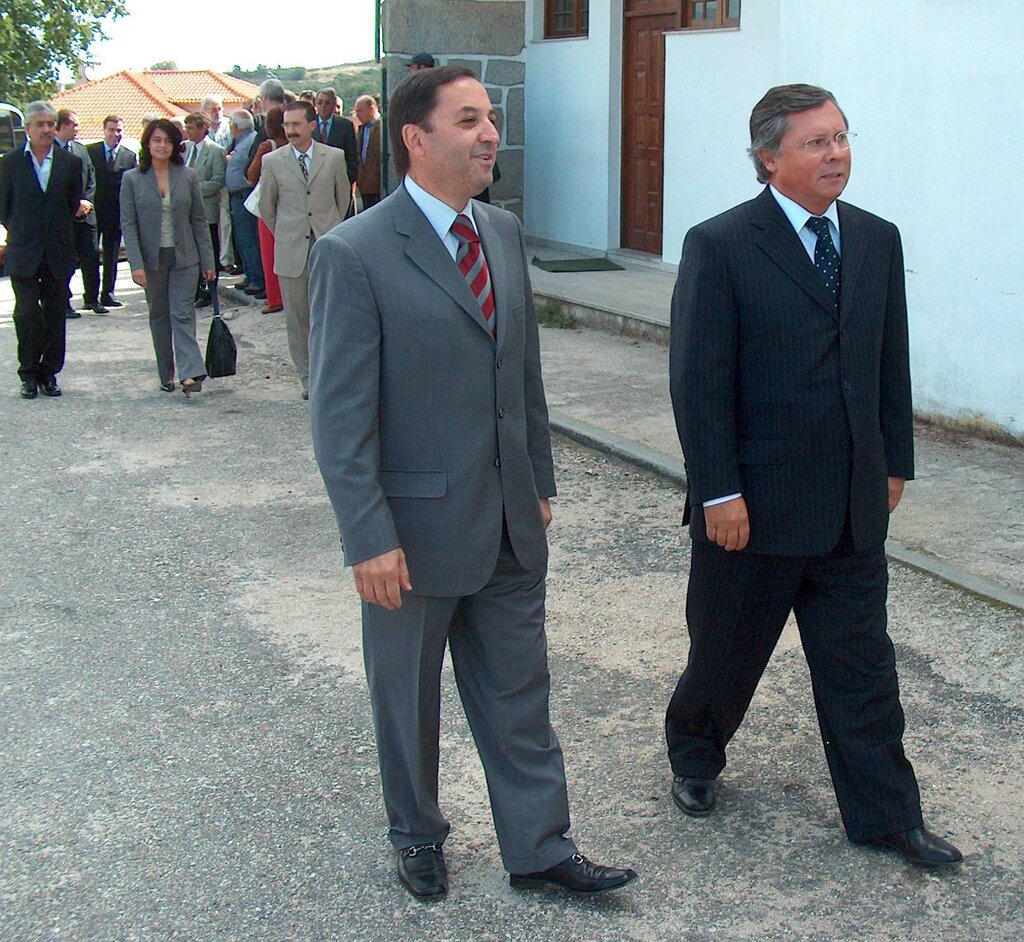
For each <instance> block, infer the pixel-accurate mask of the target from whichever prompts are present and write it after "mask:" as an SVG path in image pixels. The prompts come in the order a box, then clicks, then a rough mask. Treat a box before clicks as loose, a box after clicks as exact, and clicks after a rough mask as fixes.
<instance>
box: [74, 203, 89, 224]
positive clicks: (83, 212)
mask: <svg viewBox="0 0 1024 942" xmlns="http://www.w3.org/2000/svg"><path fill="white" fill-rule="evenodd" d="M91 212H92V203H90V202H89V201H88V200H80V201H79V203H78V212H77V213H75V219H82V218H83V217H84V216H88V215H89V213H91Z"/></svg>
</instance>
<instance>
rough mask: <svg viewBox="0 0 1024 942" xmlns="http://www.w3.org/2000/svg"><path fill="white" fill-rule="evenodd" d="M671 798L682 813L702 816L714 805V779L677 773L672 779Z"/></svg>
mask: <svg viewBox="0 0 1024 942" xmlns="http://www.w3.org/2000/svg"><path fill="white" fill-rule="evenodd" d="M672 800H673V801H674V802H675V803H676V807H677V808H678V809H679V810H680V811H682V812H683V814H688V815H690V817H693V818H703V817H705V816H706V815H709V814H711V812H712V811H713V810H714V807H715V785H714V780H713V779H710V778H693V777H684V776H682V775H677V776H676V777H675V778H673V779H672Z"/></svg>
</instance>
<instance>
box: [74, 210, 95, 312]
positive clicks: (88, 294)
mask: <svg viewBox="0 0 1024 942" xmlns="http://www.w3.org/2000/svg"><path fill="white" fill-rule="evenodd" d="M75 255H76V256H77V257H78V267H79V268H80V269H81V270H82V292H83V294H84V296H85V303H86V304H87V305H92V304H95V303H96V302H97V300H98V299H99V292H100V279H99V268H98V255H99V253H98V250H97V247H96V227H95V226H94V225H93V224H92V223H89V222H85V221H84V220H82V219H76V220H75Z"/></svg>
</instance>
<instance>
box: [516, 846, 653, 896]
mask: <svg viewBox="0 0 1024 942" xmlns="http://www.w3.org/2000/svg"><path fill="white" fill-rule="evenodd" d="M635 879H636V871H635V870H632V869H630V868H629V867H626V868H625V869H623V868H621V867H603V866H602V865H601V864H595V863H591V862H590V861H589V860H587V858H586V857H584V856H583V854H573V855H572V856H571V857H566V859H565V860H563V861H562V862H561V863H560V864H555V866H553V867H549V868H548V869H547V870H542V871H540V872H539V873H513V874H511V875H510V876H509V878H508V882H509V883H510V884H511V885H512V886H514V887H517V888H518V889H521V890H545V889H549V888H550V889H556V890H569V891H570V892H572V893H587V894H594V893H607V892H608V891H609V890H617V889H618V888H619V887H620V886H625V885H626V884H627V883H630V882H632V881H633V880H635Z"/></svg>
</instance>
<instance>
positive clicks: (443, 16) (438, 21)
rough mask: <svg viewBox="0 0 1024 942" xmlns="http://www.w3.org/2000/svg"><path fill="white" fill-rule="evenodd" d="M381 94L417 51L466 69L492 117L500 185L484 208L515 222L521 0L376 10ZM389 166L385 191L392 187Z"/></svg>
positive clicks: (395, 2) (522, 136) (424, 2)
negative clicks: (507, 213)
mask: <svg viewBox="0 0 1024 942" xmlns="http://www.w3.org/2000/svg"><path fill="white" fill-rule="evenodd" d="M382 12H383V23H384V52H385V55H386V59H385V62H386V66H387V94H388V96H390V94H391V90H392V89H393V88H394V87H395V85H397V84H398V82H400V81H401V80H402V79H403V78H405V76H406V75H407V74H408V68H407V66H408V64H409V60H410V59H411V58H412V56H413V55H414V54H415V53H417V52H429V53H430V54H431V55H432V56H433V57H434V59H435V60H436V61H437V64H438V65H459V66H463V67H465V68H468V69H472V70H473V72H474V73H476V75H477V77H478V78H479V79H480V81H481V82H482V83H483V84H484V86H485V87H486V89H487V94H488V95H489V96H490V98H491V101H492V102H493V103H494V110H495V111H496V112H497V114H498V129H499V130H500V131H501V146H500V148H499V150H498V166H499V167H500V169H501V180H499V181H498V182H497V183H496V184H494V186H492V187H491V201H492V202H493V203H495V204H496V205H498V206H502V207H504V208H505V209H509V210H511V211H512V212H514V213H516V214H517V215H518V216H519V217H520V218H522V215H523V147H524V145H525V143H526V109H525V100H524V98H525V96H524V85H525V82H526V55H525V53H526V35H525V19H524V17H525V10H524V4H523V0H388V2H387V3H385V4H384V5H383V7H382ZM397 183H398V180H397V175H396V174H395V170H394V166H393V165H391V166H390V167H389V172H388V187H389V189H394V188H395V186H396V185H397Z"/></svg>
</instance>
